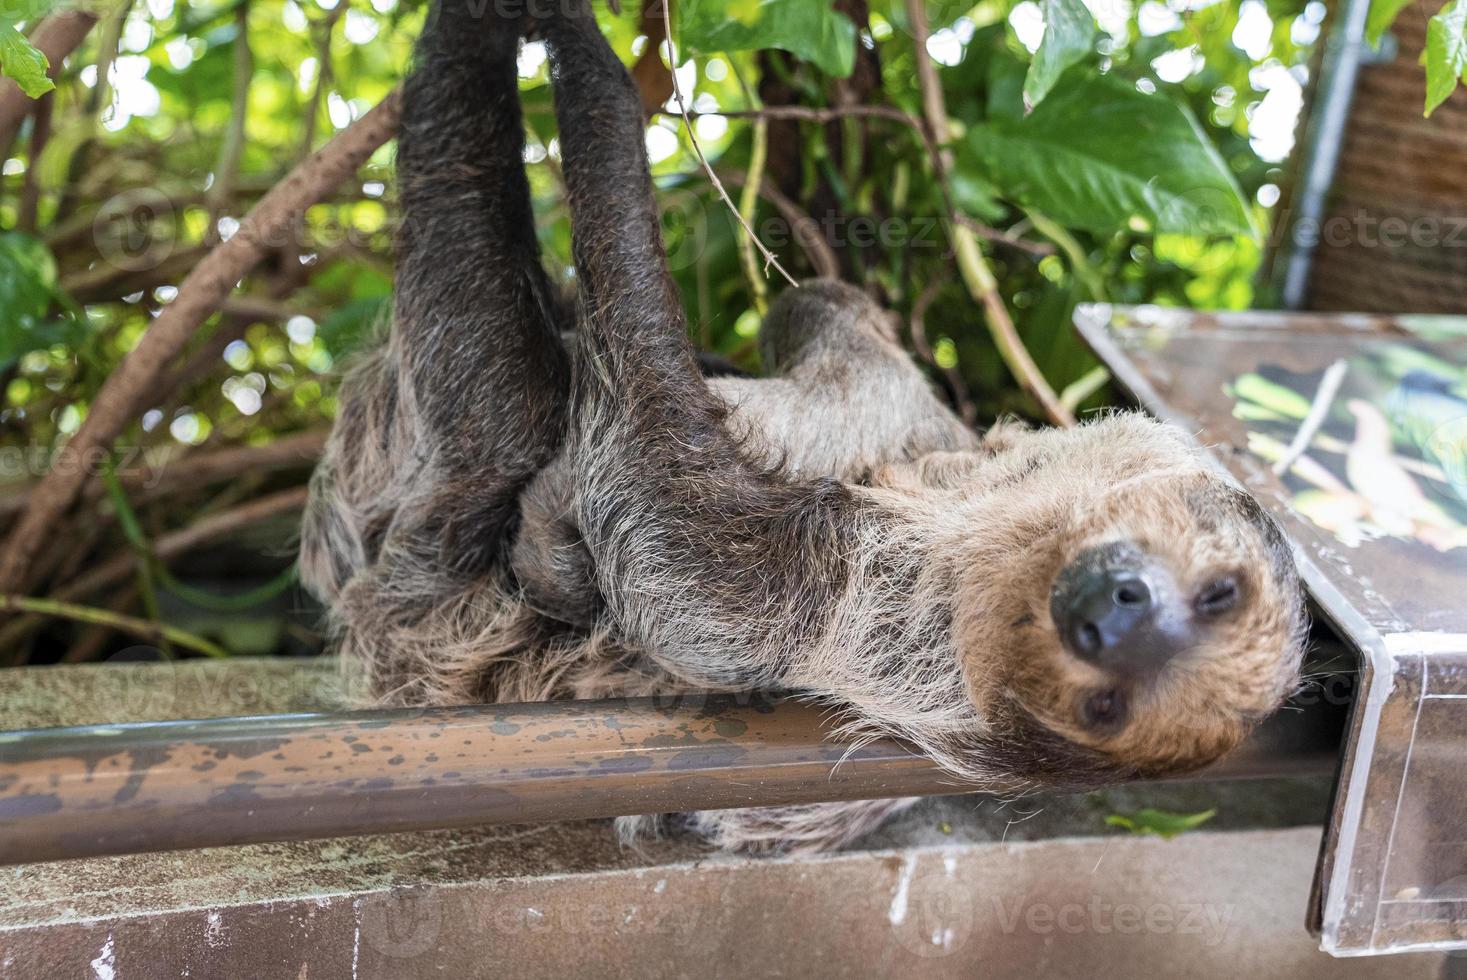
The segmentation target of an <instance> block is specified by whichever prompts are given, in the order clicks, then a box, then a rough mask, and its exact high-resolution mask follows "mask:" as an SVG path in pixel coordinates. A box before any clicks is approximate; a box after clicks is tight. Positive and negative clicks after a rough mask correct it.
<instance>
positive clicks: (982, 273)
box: [907, 0, 1075, 426]
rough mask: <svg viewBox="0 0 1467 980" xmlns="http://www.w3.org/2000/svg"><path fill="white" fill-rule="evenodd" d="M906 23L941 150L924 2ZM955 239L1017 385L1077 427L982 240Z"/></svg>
mask: <svg viewBox="0 0 1467 980" xmlns="http://www.w3.org/2000/svg"><path fill="white" fill-rule="evenodd" d="M907 20H908V23H909V25H910V27H911V31H912V45H913V50H914V54H915V55H916V58H917V83H918V86H919V87H920V89H921V91H922V110H923V116H924V118H925V119H926V120H927V128H928V133H929V135H930V138H931V139H932V141H933V142H935V143H936V144H937V145H938V146H939V147H940V146H942V145H943V144H946V143H947V142H948V135H949V134H948V121H947V107H946V105H945V103H944V100H943V96H942V84H941V82H940V81H939V80H938V77H937V69H936V68H934V67H933V65H932V59H931V57H930V56H929V55H928V53H927V10H926V8H925V6H924V0H907ZM935 160H936V161H937V163H938V165H939V166H940V167H941V168H942V170H943V172H942V173H940V174H939V175H938V176H939V181H940V182H942V183H943V184H944V185H945V184H946V171H947V170H948V169H949V168H950V167H951V154H950V153H948V152H947V151H946V150H940V151H939V152H938V153H937V155H936V157H935ZM950 235H951V237H952V243H953V251H954V252H955V253H956V256H957V261H958V271H959V272H960V273H961V274H962V277H963V284H964V285H966V286H967V287H968V292H969V293H970V294H971V295H972V296H973V298H974V299H975V300H977V301H978V302H979V303H980V304H981V305H982V306H983V312H984V319H985V320H987V322H988V330H989V333H990V334H991V335H992V336H993V342H994V346H996V347H997V348H998V353H999V356H1000V357H1002V358H1003V361H1004V364H1006V365H1007V366H1008V369H1009V371H1010V372H1011V373H1012V374H1013V376H1014V377H1015V378H1016V379H1017V380H1018V382H1019V384H1020V386H1021V387H1023V389H1024V390H1025V391H1027V392H1029V394H1030V395H1032V396H1033V397H1034V399H1035V401H1037V402H1038V403H1039V405H1040V407H1041V408H1043V409H1044V413H1045V414H1046V415H1048V416H1049V418H1050V421H1052V422H1054V423H1056V424H1057V425H1064V426H1072V425H1074V424H1075V415H1074V413H1073V412H1071V411H1070V410H1069V409H1067V408H1066V407H1065V406H1064V405H1063V404H1062V403H1061V402H1060V400H1059V396H1058V395H1056V394H1055V392H1054V389H1053V388H1051V387H1050V384H1049V382H1048V381H1047V380H1046V379H1045V377H1044V374H1043V372H1041V371H1040V370H1039V366H1038V365H1037V364H1035V363H1034V358H1032V357H1031V356H1030V355H1029V350H1028V348H1026V347H1025V346H1024V341H1023V339H1022V338H1021V337H1020V336H1019V332H1018V331H1017V330H1016V329H1014V321H1013V319H1012V318H1011V317H1010V316H1009V311H1008V308H1007V307H1006V306H1004V303H1003V297H1002V296H1000V295H999V292H998V280H996V279H995V278H994V276H993V272H992V271H991V270H990V269H989V268H988V262H987V261H986V260H985V259H984V258H983V252H982V250H981V249H979V247H978V239H977V236H975V235H974V234H973V231H972V229H970V228H968V227H967V226H965V225H963V224H961V223H958V222H952V225H951V230H950Z"/></svg>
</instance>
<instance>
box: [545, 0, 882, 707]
mask: <svg viewBox="0 0 1467 980" xmlns="http://www.w3.org/2000/svg"><path fill="white" fill-rule="evenodd" d="M546 34H547V39H548V42H549V47H550V52H551V64H552V70H553V81H554V85H555V97H556V111H557V114H558V117H559V119H560V122H561V140H562V154H563V160H564V166H565V175H566V183H567V187H568V191H569V197H570V205H571V212H572V216H573V228H574V233H575V254H576V265H577V274H578V279H579V282H580V286H581V313H582V323H581V326H580V330H579V344H580V348H579V357H578V377H577V379H576V383H575V386H574V389H573V408H572V414H573V418H574V419H575V425H574V429H573V432H572V436H571V438H572V444H571V447H570V458H571V462H572V466H573V468H574V472H575V479H576V493H575V513H576V518H577V523H578V524H579V528H580V533H581V535H582V536H583V539H584V542H585V545H586V548H587V549H588V550H589V552H590V554H591V556H592V559H593V562H594V566H595V576H596V581H597V585H598V587H599V591H600V593H601V595H602V597H603V598H604V601H605V602H606V604H607V606H608V608H609V610H610V612H611V614H612V616H613V618H614V620H615V622H616V623H617V627H618V629H619V630H620V631H621V632H622V633H623V634H624V635H625V636H626V637H627V638H628V639H629V640H630V641H632V642H634V643H635V644H636V645H637V646H639V647H641V648H642V649H644V650H645V651H646V652H647V653H648V654H649V655H651V656H653V657H655V658H657V659H658V660H659V661H662V662H663V663H664V664H665V665H666V666H667V667H668V669H670V670H672V671H674V672H675V673H677V674H679V675H681V676H683V677H686V678H688V679H689V680H692V681H698V682H703V683H710V684H717V685H746V686H759V685H773V684H779V683H780V682H781V681H782V679H783V677H784V675H785V672H786V670H787V668H788V666H789V663H788V658H789V657H790V656H792V655H793V652H794V651H798V650H800V649H801V648H804V647H808V646H810V645H812V644H813V643H814V642H816V640H817V638H818V637H819V635H820V634H821V633H822V632H823V631H824V629H825V628H826V621H827V620H828V618H829V616H830V615H831V612H830V610H831V609H832V608H833V606H834V605H835V602H836V600H837V599H838V598H839V596H840V595H841V593H842V591H843V590H844V587H845V584H846V580H847V577H848V575H849V574H850V562H849V558H848V556H849V555H851V554H852V553H853V551H855V549H856V546H857V541H858V539H859V537H860V535H861V533H862V531H861V529H862V526H863V525H866V524H869V523H871V522H879V521H881V520H882V519H883V516H882V515H881V514H880V513H878V512H877V511H876V510H875V509H873V508H872V507H871V506H870V505H869V504H865V503H863V502H861V501H860V500H858V499H857V498H856V496H855V495H854V494H853V493H852V492H851V491H850V490H849V489H848V488H847V487H846V486H844V485H842V484H841V483H839V482H837V481H835V480H830V479H822V480H814V481H810V482H803V483H789V482H786V481H784V480H783V479H780V478H777V477H774V476H772V475H770V473H769V471H768V469H767V468H766V467H765V466H764V465H763V464H762V463H761V462H759V461H755V460H751V459H749V458H748V457H747V456H746V455H745V454H743V453H742V452H741V451H740V449H739V447H738V445H737V444H736V442H735V440H734V439H733V438H731V437H730V435H729V433H728V431H727V430H726V428H725V420H726V416H727V408H726V406H725V404H724V403H723V402H722V401H721V400H720V399H719V398H718V397H717V396H716V395H714V394H713V392H712V391H710V390H709V387H708V385H707V383H706V382H705V381H704V380H703V378H702V377H701V375H700V373H699V371H698V369H697V366H696V363H695V359H694V356H693V353H692V350H691V348H690V346H689V345H688V342H687V340H686V326H685V321H684V317H683V312H682V309H681V306H680V303H679V299H678V295H677V292H676V289H675V287H674V285H673V282H672V280H671V278H670V276H669V275H668V272H667V269H666V264H665V261H664V258H663V253H662V248H661V241H660V236H659V228H658V222H657V216H656V212H655V210H654V205H653V198H652V187H651V181H650V177H649V175H648V169H647V162H646V158H645V152H644V150H643V149H642V145H643V144H642V139H641V131H642V121H641V115H640V109H639V108H638V102H637V97H636V94H635V91H634V90H633V88H632V86H631V82H630V80H629V78H628V76H627V74H626V71H625V69H624V68H623V67H622V65H621V64H620V62H619V61H618V60H617V59H616V57H615V56H614V54H613V53H612V51H611V49H610V48H609V47H608V46H607V45H606V42H605V40H604V39H603V38H602V36H601V34H600V32H599V30H598V29H597V27H596V24H595V21H594V20H593V19H592V17H591V15H590V14H589V12H588V11H586V10H584V9H581V10H580V11H578V12H577V13H575V14H572V15H569V16H566V17H564V18H562V19H557V20H555V21H552V22H551V24H550V25H549V26H548V27H547V30H546Z"/></svg>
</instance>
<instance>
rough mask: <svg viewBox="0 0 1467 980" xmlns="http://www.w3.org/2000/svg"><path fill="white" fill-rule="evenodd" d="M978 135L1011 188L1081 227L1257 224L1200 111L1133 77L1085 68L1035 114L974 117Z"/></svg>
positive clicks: (1196, 230)
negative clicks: (1195, 114) (983, 120)
mask: <svg viewBox="0 0 1467 980" xmlns="http://www.w3.org/2000/svg"><path fill="white" fill-rule="evenodd" d="M1043 50H1044V49H1043V47H1042V46H1041V48H1040V51H1041V52H1042V51H1043ZM1032 71H1033V69H1032V68H1031V77H1032ZM1026 84H1027V83H1026ZM1079 134H1083V136H1080V135H1079ZM1077 137H1078V138H1077ZM968 144H969V149H971V150H972V153H973V159H974V160H975V161H976V162H977V163H978V165H979V166H980V167H981V168H982V170H983V171H984V175H985V176H987V177H988V178H989V180H991V181H992V182H993V183H994V185H995V186H997V187H999V188H1000V189H1001V190H1002V191H1003V193H1004V195H1005V196H1006V197H1008V198H1009V199H1010V200H1014V201H1017V202H1019V203H1020V204H1022V205H1023V206H1025V207H1032V208H1035V209H1037V210H1039V211H1041V212H1043V213H1044V214H1046V215H1048V216H1049V217H1051V218H1053V219H1055V220H1056V221H1059V222H1060V223H1061V224H1064V225H1066V226H1068V227H1071V228H1083V229H1085V230H1086V231H1098V232H1109V231H1115V230H1118V229H1121V228H1127V227H1135V228H1137V229H1138V230H1146V231H1157V232H1176V233H1178V234H1183V235H1197V236H1201V237H1206V236H1209V235H1227V234H1252V233H1253V227H1252V220H1251V218H1250V216H1249V214H1248V206H1247V204H1246V203H1244V201H1243V197H1242V193H1241V191H1240V190H1239V189H1238V183H1237V181H1236V180H1235V179H1234V177H1233V175H1232V174H1231V173H1229V172H1228V169H1227V165H1226V164H1225V163H1224V162H1223V161H1222V158H1221V157H1219V156H1218V154H1217V151H1216V150H1215V149H1214V148H1213V147H1212V144H1211V143H1209V142H1208V141H1207V138H1206V137H1205V136H1204V135H1203V133H1202V131H1201V129H1200V128H1199V127H1198V125H1197V123H1196V121H1195V120H1194V119H1193V118H1192V116H1191V113H1190V112H1188V111H1187V109H1186V108H1184V107H1183V106H1181V105H1178V104H1177V103H1175V102H1173V101H1171V100H1170V99H1168V98H1166V97H1165V96H1162V95H1156V94H1147V93H1145V92H1140V91H1137V89H1136V87H1135V86H1134V85H1132V84H1129V83H1127V82H1126V81H1125V80H1123V79H1119V78H1114V77H1111V76H1101V77H1099V78H1096V77H1092V76H1091V75H1090V74H1089V73H1087V72H1085V71H1083V70H1080V69H1076V70H1074V71H1072V72H1070V73H1069V74H1067V75H1066V76H1065V77H1064V78H1063V79H1061V80H1060V83H1059V84H1058V85H1057V86H1056V87H1055V89H1054V92H1053V94H1052V95H1051V96H1050V97H1049V98H1048V99H1047V100H1046V101H1045V103H1044V104H1043V105H1041V106H1039V107H1038V108H1037V109H1035V110H1034V111H1033V112H1032V113H1030V114H1029V115H1027V116H1023V117H1017V115H1016V114H1013V113H1006V114H1003V115H1001V116H999V118H998V119H996V120H995V121H994V122H992V123H989V124H986V125H979V126H974V127H973V128H972V129H970V130H969V133H968Z"/></svg>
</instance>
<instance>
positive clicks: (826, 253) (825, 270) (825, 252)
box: [723, 170, 840, 279]
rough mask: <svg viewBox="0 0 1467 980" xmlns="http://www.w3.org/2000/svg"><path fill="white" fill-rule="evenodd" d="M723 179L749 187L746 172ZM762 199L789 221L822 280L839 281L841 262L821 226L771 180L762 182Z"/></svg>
mask: <svg viewBox="0 0 1467 980" xmlns="http://www.w3.org/2000/svg"><path fill="white" fill-rule="evenodd" d="M723 179H724V180H726V181H728V182H729V183H730V184H733V185H734V186H735V187H743V186H745V183H746V180H747V178H746V177H745V175H744V172H743V171H742V170H725V171H724V172H723ZM759 196H760V197H762V198H764V200H766V201H768V202H769V203H770V204H772V205H773V206H774V210H776V211H778V212H779V215H780V217H781V218H784V220H785V221H787V222H789V226H790V228H791V229H792V230H793V231H794V233H795V240H796V241H798V242H799V243H800V247H801V248H802V249H804V250H805V257H806V258H807V259H809V260H810V266H811V267H812V268H813V269H814V270H815V275H817V276H819V277H820V278H822V279H839V278H840V260H839V259H837V258H836V257H835V251H834V250H833V249H832V248H831V247H830V243H829V242H827V241H826V240H825V236H824V235H822V234H820V223H819V222H818V221H816V220H815V219H814V218H812V217H810V216H809V215H808V214H806V213H805V211H804V210H803V209H802V208H801V207H800V206H799V205H798V204H796V203H795V202H794V201H791V200H790V199H789V198H788V197H786V196H785V195H784V192H783V191H781V190H780V189H779V188H777V187H775V186H774V185H773V184H771V183H770V182H769V181H767V180H763V181H760V182H759Z"/></svg>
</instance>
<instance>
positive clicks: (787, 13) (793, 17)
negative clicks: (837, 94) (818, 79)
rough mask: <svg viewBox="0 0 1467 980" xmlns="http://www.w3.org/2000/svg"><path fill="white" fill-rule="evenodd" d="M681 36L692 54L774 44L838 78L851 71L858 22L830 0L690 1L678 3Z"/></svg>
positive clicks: (754, 49) (854, 56)
mask: <svg viewBox="0 0 1467 980" xmlns="http://www.w3.org/2000/svg"><path fill="white" fill-rule="evenodd" d="M679 13H680V15H681V18H682V21H681V24H680V25H679V26H680V34H681V37H682V41H683V43H684V44H686V45H687V47H688V50H689V51H690V52H700V53H703V54H712V53H714V52H718V51H758V50H760V49H761V48H778V49H780V50H783V51H788V52H790V53H791V54H794V55H797V56H798V57H800V58H803V59H805V60H807V61H810V62H812V63H814V64H815V65H816V67H818V68H819V69H820V70H821V71H823V72H825V73H826V74H828V75H832V76H835V77H837V78H844V77H845V76H847V75H849V74H850V73H851V68H852V66H853V65H854V64H855V58H856V48H855V41H856V25H855V24H854V23H853V22H852V21H851V19H850V18H849V17H847V16H846V15H845V14H842V13H838V12H837V11H836V9H835V6H834V5H833V4H829V3H769V2H766V0H727V2H725V0H688V2H686V3H683V4H681V5H680V9H679Z"/></svg>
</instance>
